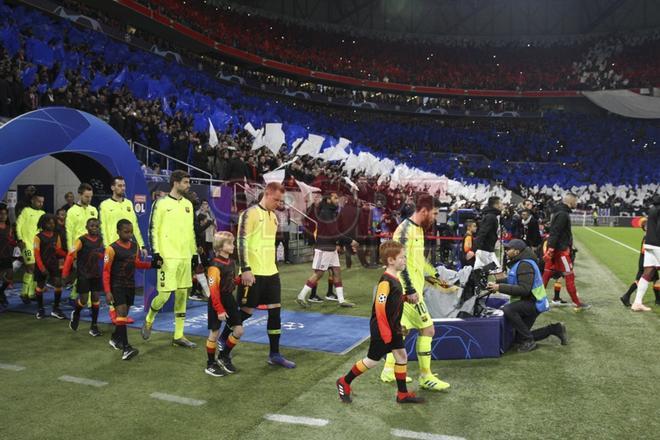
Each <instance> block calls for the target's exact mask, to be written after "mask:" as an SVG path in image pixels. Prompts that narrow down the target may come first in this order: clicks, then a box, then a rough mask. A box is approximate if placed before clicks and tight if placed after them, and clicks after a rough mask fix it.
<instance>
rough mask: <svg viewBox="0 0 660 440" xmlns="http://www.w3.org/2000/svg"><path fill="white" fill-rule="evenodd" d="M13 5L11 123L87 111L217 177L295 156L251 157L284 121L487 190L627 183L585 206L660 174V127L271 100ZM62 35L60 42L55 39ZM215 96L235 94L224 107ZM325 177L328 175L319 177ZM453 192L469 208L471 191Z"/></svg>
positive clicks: (7, 32) (293, 131) (625, 199)
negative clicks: (212, 130)
mask: <svg viewBox="0 0 660 440" xmlns="http://www.w3.org/2000/svg"><path fill="white" fill-rule="evenodd" d="M15 10H16V11H18V12H19V13H16V14H12V9H11V8H10V7H8V6H4V7H3V14H2V21H3V26H4V31H3V47H4V49H3V50H2V53H1V56H2V58H0V115H2V116H8V117H11V116H16V115H18V114H21V113H23V112H26V111H30V110H33V109H35V108H38V107H42V106H51V105H65V106H69V107H74V108H80V109H82V110H86V111H89V112H91V113H93V114H96V115H98V116H99V117H101V118H102V119H104V120H106V121H107V122H109V123H110V124H111V125H112V126H113V127H114V128H115V129H117V131H118V132H119V133H120V134H122V136H124V137H125V138H126V139H133V140H137V141H140V142H142V143H145V144H147V145H149V146H151V147H154V148H156V149H158V150H159V151H162V152H163V153H165V154H168V155H171V156H173V157H175V158H177V159H179V160H181V161H184V162H190V163H192V164H193V165H195V166H197V167H199V168H202V169H206V170H209V171H210V172H211V173H212V174H213V175H214V176H215V177H216V178H218V179H220V180H242V179H243V178H246V179H248V180H249V181H251V182H255V181H260V180H261V176H262V175H263V174H264V173H266V172H268V171H269V170H272V169H274V168H275V167H277V166H278V165H279V164H281V163H283V162H285V161H288V160H289V159H290V158H291V157H292V154H291V153H292V151H285V150H283V151H280V152H279V153H278V154H277V155H275V154H273V153H271V152H269V151H267V150H266V149H262V150H259V151H252V150H251V149H250V145H251V139H250V136H249V135H248V134H247V133H246V132H245V131H244V130H243V129H242V126H243V124H244V123H245V122H253V123H254V124H255V125H257V126H258V125H260V122H261V123H265V122H270V121H277V120H280V121H283V122H285V126H286V127H285V131H287V139H288V142H289V145H291V143H292V141H293V139H295V138H297V137H300V136H305V134H306V133H310V132H317V133H328V134H330V135H333V136H338V135H339V134H341V135H342V136H346V137H349V138H350V139H351V140H352V141H353V144H352V148H353V149H354V150H356V151H360V150H363V151H370V149H371V150H372V151H374V152H375V153H377V154H380V155H385V156H386V157H388V158H391V159H393V160H405V161H406V163H409V164H411V165H413V166H417V167H419V168H422V169H426V170H430V171H433V172H434V173H436V174H438V175H446V176H447V177H448V178H450V179H455V180H459V181H462V182H464V183H467V184H478V185H481V187H484V186H485V187H488V186H490V182H492V181H494V182H500V183H502V184H504V186H505V187H507V188H509V189H514V190H517V191H529V188H530V186H531V185H530V183H531V182H533V183H534V184H536V185H539V186H544V187H545V188H549V187H552V188H555V187H558V188H568V187H570V186H575V187H576V188H578V189H579V188H584V185H588V184H590V185H593V184H596V185H600V186H601V187H602V186H604V185H608V184H610V183H615V184H620V185H627V188H628V189H627V190H626V189H625V188H624V187H622V188H618V189H617V191H616V194H608V195H607V196H606V197H603V196H602V195H599V194H598V192H594V191H593V188H591V193H592V194H594V195H593V197H594V199H593V200H584V199H581V200H580V204H581V205H582V206H583V207H588V206H589V205H592V207H593V205H594V204H595V205H596V206H605V205H606V204H607V205H608V206H609V205H611V204H615V203H619V204H620V205H621V207H623V208H628V207H630V206H633V205H636V206H639V204H640V203H642V201H640V200H638V201H636V202H635V203H631V201H630V200H629V199H630V190H632V189H633V185H642V184H644V183H646V182H649V181H650V182H653V181H657V175H658V174H657V173H658V170H657V167H655V166H654V162H653V160H652V159H651V158H652V157H653V156H654V154H657V150H658V146H657V145H656V141H655V139H657V138H658V127H657V124H653V123H649V122H641V121H636V120H626V119H622V118H618V117H612V116H610V117H605V118H599V117H593V116H587V115H575V114H559V113H552V114H548V115H546V116H545V117H544V118H543V120H541V121H535V120H510V119H509V120H483V119H479V120H470V119H466V118H459V119H449V118H445V119H433V120H430V119H420V118H416V117H396V118H394V117H392V116H391V115H387V116H379V115H377V114H374V113H365V112H359V111H354V110H343V109H336V108H327V107H322V106H313V105H305V104H301V103H299V102H296V101H291V100H278V99H276V100H273V99H266V98H263V97H260V96H256V95H252V94H250V93H249V92H245V91H242V90H240V89H239V88H238V87H228V86H226V85H222V84H220V83H218V82H217V81H214V80H213V79H210V78H208V77H207V76H206V75H205V74H204V73H202V72H199V71H197V70H194V69H192V68H186V67H184V66H180V65H175V64H173V63H168V62H166V61H165V60H163V59H161V58H159V57H156V56H155V55H152V54H144V53H140V52H139V51H135V50H131V49H129V47H128V46H126V45H122V44H120V43H115V42H113V41H110V40H108V39H104V38H103V37H102V36H101V35H99V34H95V33H93V32H91V31H86V30H80V29H78V28H77V27H75V26H73V25H71V24H69V23H68V22H65V21H61V20H52V19H49V18H47V17H45V16H43V15H41V14H39V13H36V12H28V11H27V10H24V9H21V8H16V9H15ZM33 21H37V22H41V23H43V24H44V26H43V28H41V29H39V30H33V29H32V27H31V22H33ZM28 24H30V26H28ZM17 26H18V27H19V30H18V31H17V29H16V27H17ZM55 30H57V31H61V32H60V35H61V36H55V35H54V34H53V31H55ZM11 32H15V33H11ZM19 36H20V38H19ZM46 42H49V45H46V44H45V43H46ZM126 60H128V61H126ZM149 61H152V63H151V65H153V66H165V65H168V67H169V68H170V71H171V72H173V75H172V77H173V79H170V78H167V77H166V76H164V75H162V74H160V72H159V71H158V69H155V68H150V66H149V65H148V62H149ZM145 83H146V84H145ZM174 84H177V87H176V90H175V88H174ZM179 86H180V87H179ZM216 96H223V97H225V98H226V99H216V100H215V101H214V100H213V98H214V97H216ZM214 107H215V111H213V108H214ZM206 115H208V116H210V117H211V119H213V120H214V126H215V127H216V129H217V130H218V135H219V138H220V144H219V146H218V148H210V147H209V146H208V122H207V121H206V119H207V118H205V116H206ZM287 121H296V123H295V124H291V123H288V122H287ZM585 133H589V135H588V136H584V134H585ZM365 145H369V147H370V148H367V147H365ZM604 145H612V148H603V146H604ZM328 146H330V145H329V144H328ZM631 152H632V154H631ZM141 159H143V160H146V158H141ZM148 165H153V164H151V163H150V164H148ZM158 165H159V166H163V165H164V164H163V163H159V164H158ZM297 167H299V168H300V170H303V172H301V173H299V175H298V176H296V178H298V179H299V180H301V181H303V182H305V183H308V184H315V185H321V186H323V185H322V184H321V183H320V182H319V179H320V180H323V179H328V178H329V179H330V180H332V179H335V180H340V178H341V177H349V178H351V179H353V180H354V181H357V180H359V179H360V177H361V176H360V174H356V173H347V172H346V171H343V170H342V168H341V164H338V163H334V164H331V165H330V164H327V163H324V162H323V161H321V160H319V159H317V158H314V157H308V156H305V157H303V158H302V159H300V161H299V162H298V164H294V165H293V166H292V167H291V170H293V171H290V173H291V172H293V173H295V172H296V171H295V170H296V168H297ZM321 170H327V171H328V174H330V176H323V177H321V176H319V175H317V174H315V173H318V172H319V171H321ZM370 177H371V179H370V180H371V184H372V185H376V184H377V182H378V180H380V182H378V183H379V184H381V185H383V186H384V187H385V186H387V184H388V183H389V182H387V179H378V176H376V178H374V176H370ZM654 179H655V180H654ZM581 185H582V186H581ZM390 186H394V187H396V185H390ZM555 191H557V189H556V188H555ZM622 191H623V193H622ZM545 192H547V191H545ZM482 193H483V192H482ZM624 193H625V194H624ZM538 195H539V196H541V194H538ZM544 195H545V196H552V194H544ZM454 197H459V200H455V201H460V197H461V195H459V194H454ZM486 197H487V194H485V193H483V194H482V196H481V197H480V199H479V200H474V199H473V200H468V201H477V202H483V201H484V200H485V198H486Z"/></svg>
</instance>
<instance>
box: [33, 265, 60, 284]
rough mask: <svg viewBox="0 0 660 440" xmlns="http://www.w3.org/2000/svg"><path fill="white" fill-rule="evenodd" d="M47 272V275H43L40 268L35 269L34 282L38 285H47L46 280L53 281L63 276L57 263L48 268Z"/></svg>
mask: <svg viewBox="0 0 660 440" xmlns="http://www.w3.org/2000/svg"><path fill="white" fill-rule="evenodd" d="M46 272H47V273H43V272H41V271H40V270H39V268H38V267H35V268H34V281H35V282H36V283H37V284H39V283H45V282H46V280H51V281H52V280H53V279H54V278H60V277H61V276H62V273H61V272H60V268H59V267H58V266H57V263H55V264H51V265H49V266H46Z"/></svg>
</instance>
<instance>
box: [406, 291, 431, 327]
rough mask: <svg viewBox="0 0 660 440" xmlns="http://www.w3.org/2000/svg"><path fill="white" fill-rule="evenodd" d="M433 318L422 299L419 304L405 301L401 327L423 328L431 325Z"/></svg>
mask: <svg viewBox="0 0 660 440" xmlns="http://www.w3.org/2000/svg"><path fill="white" fill-rule="evenodd" d="M432 325H433V319H432V318H431V315H430V314H429V311H428V309H427V308H426V303H425V302H424V300H422V299H421V295H420V300H419V302H418V303H417V304H410V303H407V302H406V303H403V316H402V317H401V327H405V328H406V329H408V330H411V329H413V328H414V329H417V330H420V329H423V328H426V327H431V326H432Z"/></svg>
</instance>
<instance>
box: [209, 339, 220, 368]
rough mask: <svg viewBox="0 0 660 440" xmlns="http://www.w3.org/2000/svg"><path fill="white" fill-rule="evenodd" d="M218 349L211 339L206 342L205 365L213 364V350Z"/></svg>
mask: <svg viewBox="0 0 660 440" xmlns="http://www.w3.org/2000/svg"><path fill="white" fill-rule="evenodd" d="M217 347H218V343H217V342H216V341H213V340H211V339H207V340H206V355H207V357H208V359H207V360H206V365H208V366H211V365H213V363H214V362H215V349H216V348H217Z"/></svg>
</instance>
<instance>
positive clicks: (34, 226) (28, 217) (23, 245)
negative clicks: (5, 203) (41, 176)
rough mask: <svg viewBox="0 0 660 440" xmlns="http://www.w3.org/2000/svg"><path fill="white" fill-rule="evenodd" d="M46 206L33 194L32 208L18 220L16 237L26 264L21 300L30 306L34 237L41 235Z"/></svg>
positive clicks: (22, 212) (23, 210) (23, 211)
mask: <svg viewBox="0 0 660 440" xmlns="http://www.w3.org/2000/svg"><path fill="white" fill-rule="evenodd" d="M43 206H44V197H43V196H40V195H39V194H33V195H32V197H31V198H30V206H27V207H25V208H23V209H22V210H21V213H20V214H19V216H18V218H17V219H16V237H18V247H19V248H20V249H21V251H22V255H23V263H25V273H24V274H23V288H22V289H21V299H22V300H23V303H25V304H29V303H30V298H33V297H34V291H35V284H34V249H33V243H34V237H36V235H37V234H38V233H39V227H38V224H39V219H40V218H41V216H42V215H44V214H45V213H46V212H45V211H44V210H43V209H42V208H43Z"/></svg>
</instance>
